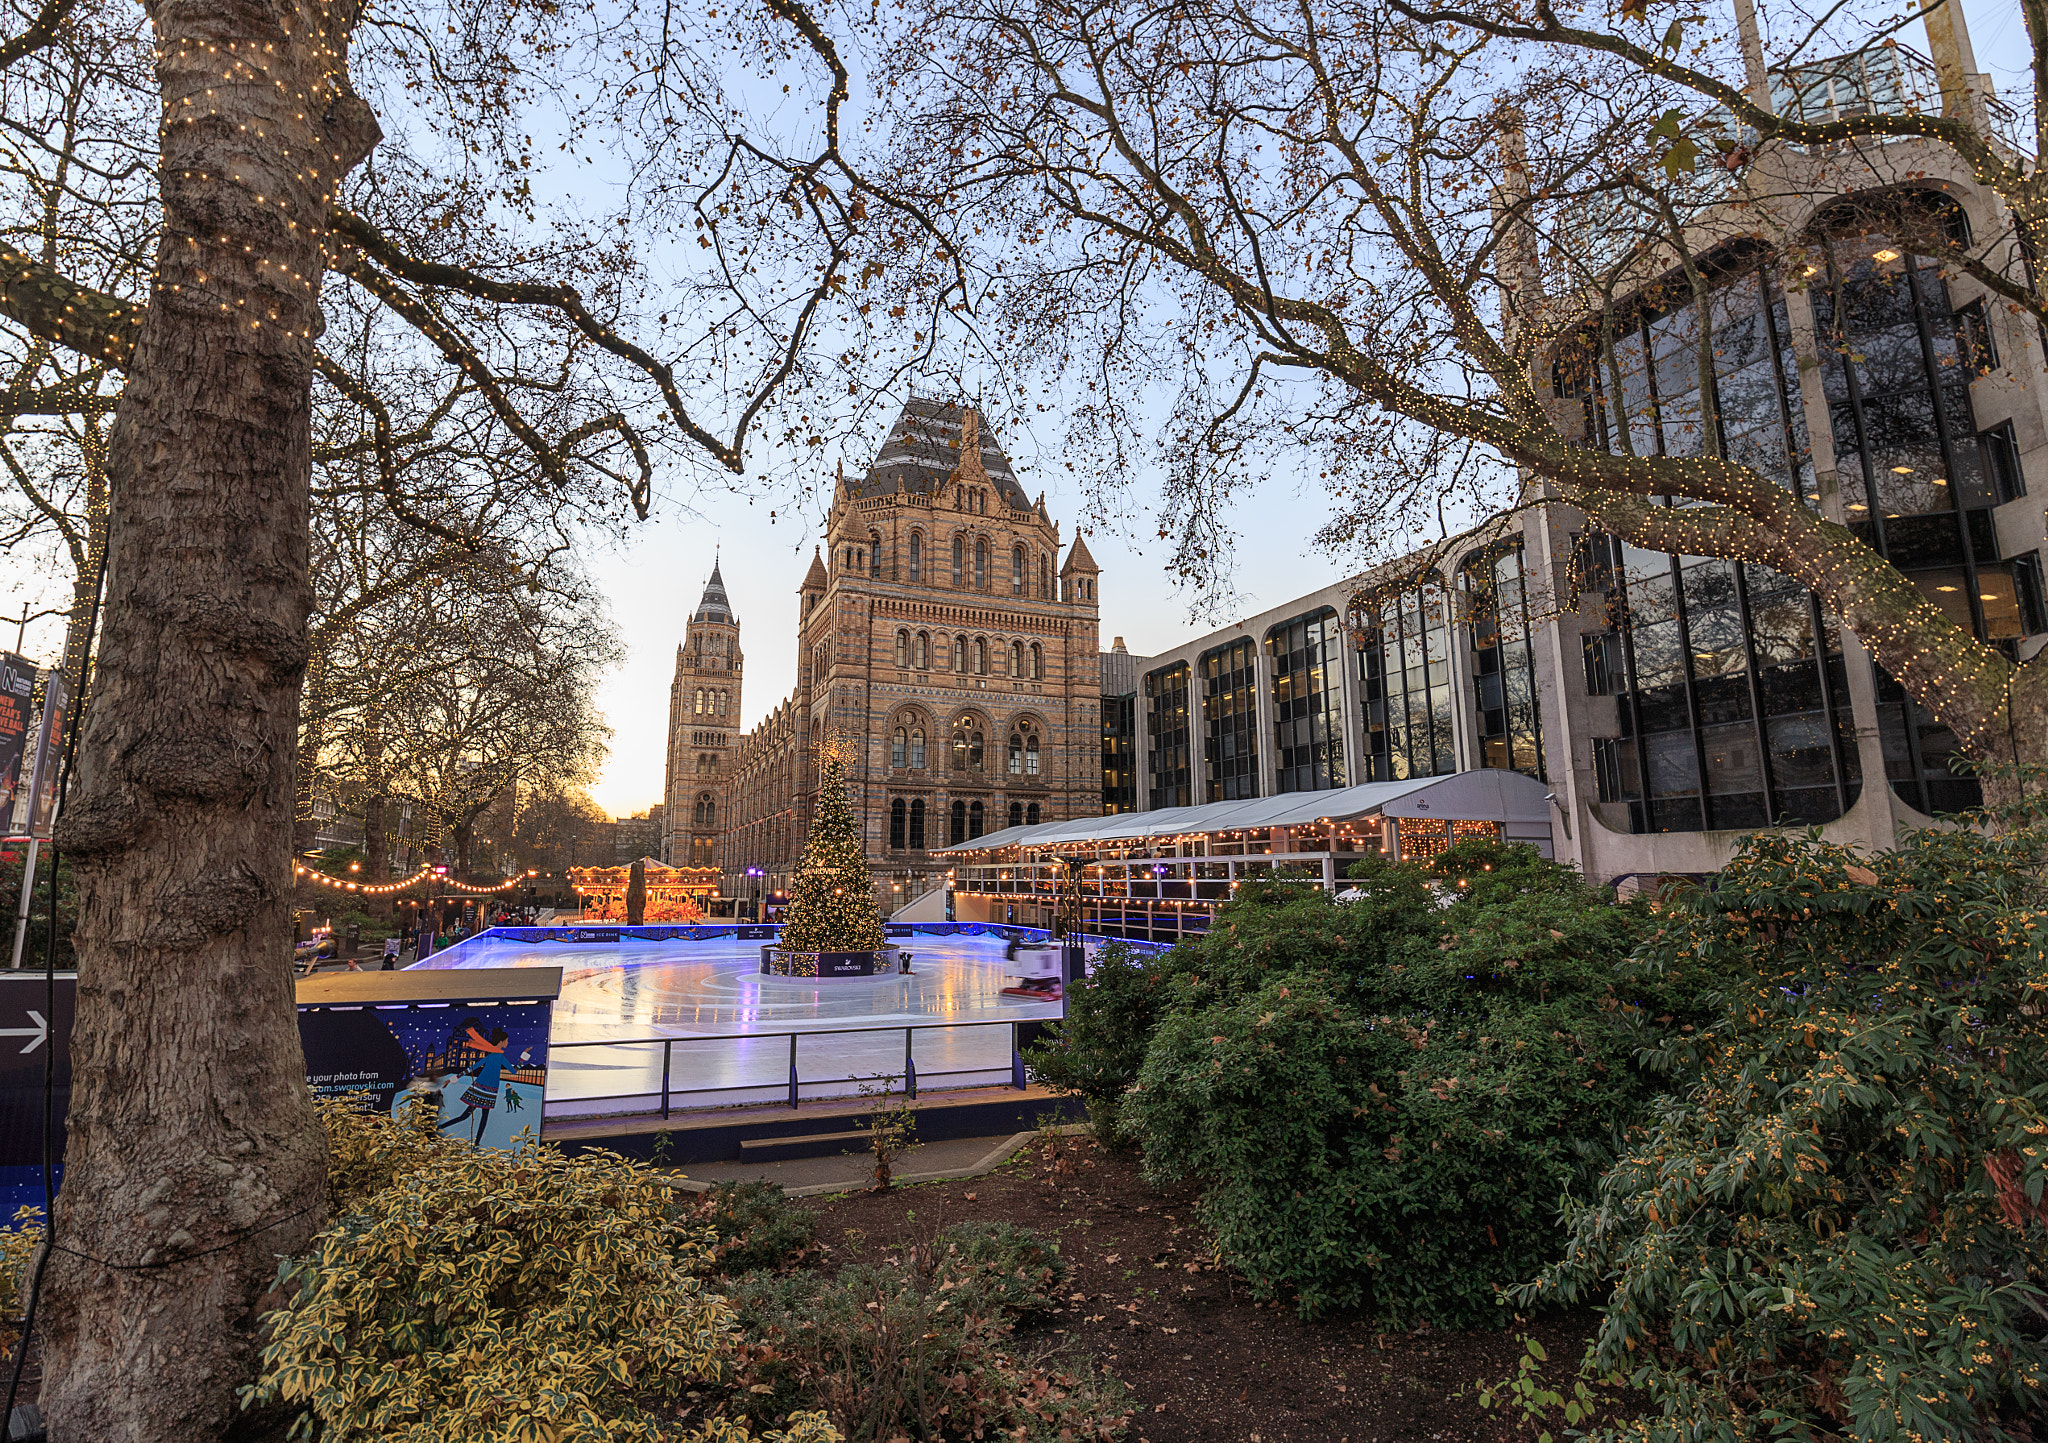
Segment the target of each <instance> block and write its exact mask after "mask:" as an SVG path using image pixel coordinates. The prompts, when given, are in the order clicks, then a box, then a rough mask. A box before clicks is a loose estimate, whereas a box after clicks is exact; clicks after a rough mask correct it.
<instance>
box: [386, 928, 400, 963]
mask: <svg viewBox="0 0 2048 1443" xmlns="http://www.w3.org/2000/svg"><path fill="white" fill-rule="evenodd" d="M397 965H398V934H397V933H396V932H393V933H392V934H391V935H390V936H389V937H386V938H385V939H384V970H385V971H386V972H389V971H391V969H392V968H394V967H396V966H397Z"/></svg>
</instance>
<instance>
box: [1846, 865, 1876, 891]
mask: <svg viewBox="0 0 2048 1443" xmlns="http://www.w3.org/2000/svg"><path fill="white" fill-rule="evenodd" d="M1842 870H1843V871H1844V872H1845V873H1847V874H1848V877H1849V880H1850V881H1852V882H1854V883H1856V884H1857V885H1858V886H1859V887H1875V886H1876V885H1877V873H1875V872H1873V871H1871V870H1870V868H1868V867H1844V868H1843V869H1842Z"/></svg>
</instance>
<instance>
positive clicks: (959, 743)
mask: <svg viewBox="0 0 2048 1443" xmlns="http://www.w3.org/2000/svg"><path fill="white" fill-rule="evenodd" d="M953 770H954V771H956V772H964V771H966V770H967V724H966V723H965V722H954V723H953Z"/></svg>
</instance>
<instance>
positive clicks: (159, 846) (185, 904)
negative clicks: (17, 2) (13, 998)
mask: <svg viewBox="0 0 2048 1443" xmlns="http://www.w3.org/2000/svg"><path fill="white" fill-rule="evenodd" d="M149 14H150V19H151V21H152V23H153V25H154V27H155V40H156V50H157V72H156V73H157V78H158V85H159V88H160V95H161V100H162V104H163V111H164V123H163V126H162V130H161V135H162V141H161V145H162V158H161V164H160V167H159V170H158V174H159V175H160V177H161V199H162V205H163V220H162V239H161V241H160V243H159V246H158V260H157V273H156V278H155V286H154V290H153V292H152V294H151V297H150V303H149V308H148V310H147V312H146V315H145V316H144V318H143V320H142V322H141V324H140V326H139V327H138V328H137V331H136V343H135V351H134V358H133V364H132V366H131V369H130V371H129V380H128V385H127V389H126V392H125V393H124V395H123V397H122V400H121V404H120V409H119V411H118V413H117V415H116V418H115V422H114V425H113V427H112V430H111V432H110V434H109V438H108V442H109V453H108V475H109V480H110V483H111V490H112V497H113V500H112V514H111V518H110V528H109V536H108V545H109V548H110V550H109V557H110V567H109V572H108V578H109V584H108V594H107V601H106V606H105V613H104V616H105V630H104V639H103V641H102V642H101V645H100V652H99V665H98V668H97V673H98V674H97V685H96V690H97V699H96V704H95V705H94V707H93V709H92V712H91V715H90V720H89V722H88V724H87V729H86V732H85V734H84V738H83V741H84V745H83V747H82V749H81V752H80V762H79V778H78V781H79V785H78V787H77V790H76V792H75V793H74V800H73V803H72V806H71V808H70V811H69V814H68V816H67V817H66V819H65V822H64V827H63V846H64V850H65V852H66V853H67V854H68V855H69V856H70V857H71V858H72V860H73V864H74V865H75V866H76V868H77V870H78V875H79V881H80V893H81V895H80V906H79V921H78V929H77V942H78V953H79V980H78V1012H77V1024H76V1027H75V1029H74V1031H73V1033H72V1043H71V1047H72V1067H73V1083H72V1096H71V1111H70V1116H69V1142H68V1145H67V1150H66V1157H65V1174H64V1190H63V1193H62V1195H61V1196H60V1198H59V1200H58V1205H57V1217H56V1229H57V1237H58V1239H59V1241H60V1243H61V1245H62V1248H63V1249H64V1251H60V1252H57V1253H55V1254H54V1255H53V1257H52V1259H51V1263H50V1267H49V1273H48V1277H47V1281H46V1292H45V1298H44V1306H45V1308H46V1312H45V1313H44V1316H45V1317H46V1318H47V1319H48V1324H47V1330H46V1331H45V1333H44V1334H43V1348H44V1352H43V1359H44V1367H45V1370H46V1371H45V1377H44V1382H43V1385H42V1395H41V1401H42V1406H43V1410H44V1413H45V1415H46V1416H47V1417H48V1419H49V1423H50V1429H51V1437H52V1438H53V1439H55V1440H56V1443H130V1440H133V1443H141V1440H150V1443H167V1440H178V1443H191V1440H200V1439H206V1438H212V1437H216V1436H218V1434H219V1433H220V1432H221V1430H222V1429H223V1428H224V1426H225V1425H226V1424H227V1423H228V1421H229V1420H230V1418H231V1417H232V1415H233V1413H234V1409H235V1399H234V1391H235V1388H236V1386H237V1385H238V1384H240V1383H243V1382H245V1381H247V1379H248V1378H249V1376H250V1374H251V1371H252V1368H253V1363H254V1359H253V1354H252V1342H253V1340H254V1328H255V1324H256V1321H257V1319H256V1314H255V1304H256V1300H257V1299H258V1298H259V1297H260V1296H261V1295H262V1294H263V1293H264V1292H265V1291H266V1290H267V1289H268V1287H269V1286H270V1283H271V1281H272V1278H273V1276H274V1274H275V1271H276V1260H277V1256H278V1255H279V1254H280V1253H287V1252H291V1251H293V1250H295V1249H297V1248H300V1247H302V1246H303V1245H304V1244H305V1242H306V1240H307V1239H308V1238H309V1237H310V1236H311V1235H312V1233H313V1232H314V1230H315V1229H316V1227H317V1226H318V1225H319V1223H320V1221H321V1215H322V1210H323V1192H324V1179H325V1169H326V1144H325V1141H324V1139H323V1137H322V1135H321V1132H320V1128H319V1126H318V1124H317V1121H316V1119H315V1117H314V1114H313V1110H312V1099H311V1095H310V1094H309V1092H308V1091H307V1088H306V1085H305V1076H304V1059H303V1058H302V1056H301V1054H300V1051H299V1039H298V1030H297V1025H296V1019H295V1016H294V1012H293V1005H292V978H291V964H290V949H289V947H288V945H287V942H288V938H289V936H290V931H291V921H290V917H289V913H288V906H289V902H288V894H289V890H290V887H291V855H290V846H291V838H292V819H293V815H294V811H295V808H294V805H293V803H294V792H293V760H294V758H293V744H294V738H295V734H296V730H297V723H298V701H299V683H300V679H301V675H302V673H303V670H304V667H305V664H306V650H307V644H306V616H307V610H308V603H309V596H310V593H309V588H308V583H307V549H308V546H307V534H306V533H307V515H308V497H307V493H308V486H309V481H310V470H311V467H310V437H309V431H308V417H309V411H310V380H311V375H312V365H313V345H314V337H315V336H316V335H317V334H318V332H319V330H320V327H321V319H320V315H319V312H318V308H317V305H316V296H317V292H318V289H319V285H320V280H321V276H322V273H323V264H324V262H323V256H322V249H321V248H322V239H323V236H324V234H325V231H326V220H327V213H328V210H327V208H328V202H329V199H330V197H331V194H332V186H333V182H334V179H335V177H336V176H337V175H338V174H341V173H346V171H347V170H348V169H349V168H350V167H352V166H353V165H355V164H356V163H357V162H359V161H360V160H361V159H362V158H363V156H364V155H366V154H367V153H368V151H369V149H370V147H371V146H372V145H373V144H374V143H375V142H376V139H377V130H376V122H375V120H374V119H373V118H372V116H371V113H370V110H369V107H368V106H367V105H365V104H364V103H363V102H362V101H361V100H360V99H359V98H357V97H356V96H354V95H353V94H351V93H350V92H349V91H348V88H347V81H346V78H345V75H344V73H343V70H342V66H343V63H344V60H345V54H346V36H347V32H348V27H349V24H350V22H351V20H352V17H351V16H350V15H349V14H347V13H345V11H344V7H340V6H336V7H333V8H331V9H330V8H326V7H322V6H319V5H315V4H313V3H304V4H296V3H291V0H242V3H238V4H236V5H233V6H229V5H225V4H221V3H219V0H151V3H150V4H149Z"/></svg>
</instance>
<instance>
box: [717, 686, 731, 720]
mask: <svg viewBox="0 0 2048 1443" xmlns="http://www.w3.org/2000/svg"><path fill="white" fill-rule="evenodd" d="M731 713H732V693H731V692H729V691H722V692H720V693H719V694H718V714H719V715H720V716H729V715H731Z"/></svg>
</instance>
